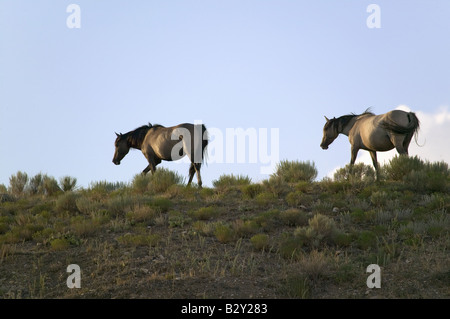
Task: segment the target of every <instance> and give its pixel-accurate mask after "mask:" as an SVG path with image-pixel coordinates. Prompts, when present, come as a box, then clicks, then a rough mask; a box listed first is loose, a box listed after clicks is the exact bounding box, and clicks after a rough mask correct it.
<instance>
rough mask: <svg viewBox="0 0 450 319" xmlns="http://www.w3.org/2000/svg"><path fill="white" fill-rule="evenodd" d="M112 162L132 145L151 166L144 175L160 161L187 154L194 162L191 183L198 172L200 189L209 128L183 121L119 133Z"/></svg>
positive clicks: (174, 158)
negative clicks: (201, 170) (174, 124)
mask: <svg viewBox="0 0 450 319" xmlns="http://www.w3.org/2000/svg"><path fill="white" fill-rule="evenodd" d="M116 136H117V137H116V140H115V142H114V146H115V152H114V157H113V160H112V161H113V163H114V164H115V165H120V161H121V160H122V159H123V158H124V157H125V155H127V154H128V152H129V151H130V148H134V149H138V150H141V151H142V153H143V154H144V156H145V157H146V159H147V161H148V163H149V164H148V166H147V167H146V168H145V169H144V170H143V171H142V174H143V175H145V174H147V173H148V172H149V171H151V172H152V174H153V173H154V172H155V170H156V166H157V165H158V164H160V163H161V161H163V160H164V161H175V160H179V159H181V158H183V157H184V156H186V155H187V156H188V157H189V159H190V161H191V166H190V168H189V182H188V185H190V184H191V182H192V179H193V177H194V174H195V173H197V181H198V186H199V188H201V187H202V178H201V175H200V168H201V165H202V163H203V162H204V160H205V159H206V155H207V151H206V150H207V146H208V131H207V129H206V127H205V125H204V124H191V123H183V124H179V125H176V126H171V127H165V126H162V125H159V124H155V125H152V124H150V123H149V124H148V125H143V126H141V127H138V128H136V129H135V130H133V131H130V132H128V133H125V134H122V133H120V134H118V133H116Z"/></svg>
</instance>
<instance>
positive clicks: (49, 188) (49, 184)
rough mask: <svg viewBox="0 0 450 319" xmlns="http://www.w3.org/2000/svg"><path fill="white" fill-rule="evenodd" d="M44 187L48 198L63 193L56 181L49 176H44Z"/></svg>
mask: <svg viewBox="0 0 450 319" xmlns="http://www.w3.org/2000/svg"><path fill="white" fill-rule="evenodd" d="M43 187H44V191H45V194H46V195H47V196H53V195H57V194H59V193H60V192H61V191H62V190H61V188H60V187H59V185H58V182H57V181H56V179H55V178H54V177H50V176H47V175H45V176H44V181H43Z"/></svg>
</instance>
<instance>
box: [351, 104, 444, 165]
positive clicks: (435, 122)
mask: <svg viewBox="0 0 450 319" xmlns="http://www.w3.org/2000/svg"><path fill="white" fill-rule="evenodd" d="M396 109H399V110H404V111H411V109H410V108H409V107H408V106H406V105H399V106H398V107H397V108H396ZM414 112H415V113H416V115H417V117H418V118H419V121H420V130H419V134H418V137H417V143H416V142H415V139H414V138H413V139H412V141H411V144H409V154H410V155H411V156H414V155H417V156H419V157H420V158H421V159H423V160H427V161H430V162H437V161H445V162H447V163H450V147H449V146H450V141H449V139H448V137H449V136H450V110H449V107H448V106H441V107H439V108H438V109H437V110H436V111H435V112H433V113H427V112H423V111H414ZM360 152H361V156H360V157H358V159H357V160H356V162H357V163H358V162H363V163H365V164H367V165H372V160H371V158H370V154H369V152H365V151H360ZM396 154H397V151H396V150H395V149H394V150H391V151H388V152H377V157H378V163H379V164H385V163H388V162H389V160H390V159H391V158H393V157H394V156H395V155H396Z"/></svg>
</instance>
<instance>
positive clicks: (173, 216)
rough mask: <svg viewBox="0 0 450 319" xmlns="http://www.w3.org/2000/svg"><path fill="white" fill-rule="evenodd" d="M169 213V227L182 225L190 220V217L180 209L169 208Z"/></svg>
mask: <svg viewBox="0 0 450 319" xmlns="http://www.w3.org/2000/svg"><path fill="white" fill-rule="evenodd" d="M168 215H169V227H171V228H174V227H183V226H184V225H185V224H189V223H190V222H191V218H190V217H188V216H186V215H185V214H183V213H182V212H180V211H177V210H171V211H169V213H168Z"/></svg>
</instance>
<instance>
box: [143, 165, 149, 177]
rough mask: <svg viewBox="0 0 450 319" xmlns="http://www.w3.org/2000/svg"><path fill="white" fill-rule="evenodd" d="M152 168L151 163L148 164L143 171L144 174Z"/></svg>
mask: <svg viewBox="0 0 450 319" xmlns="http://www.w3.org/2000/svg"><path fill="white" fill-rule="evenodd" d="M150 170H151V167H150V164H148V165H147V167H146V168H145V169H144V170H143V171H142V175H145V174H147V173H148V171H150Z"/></svg>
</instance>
